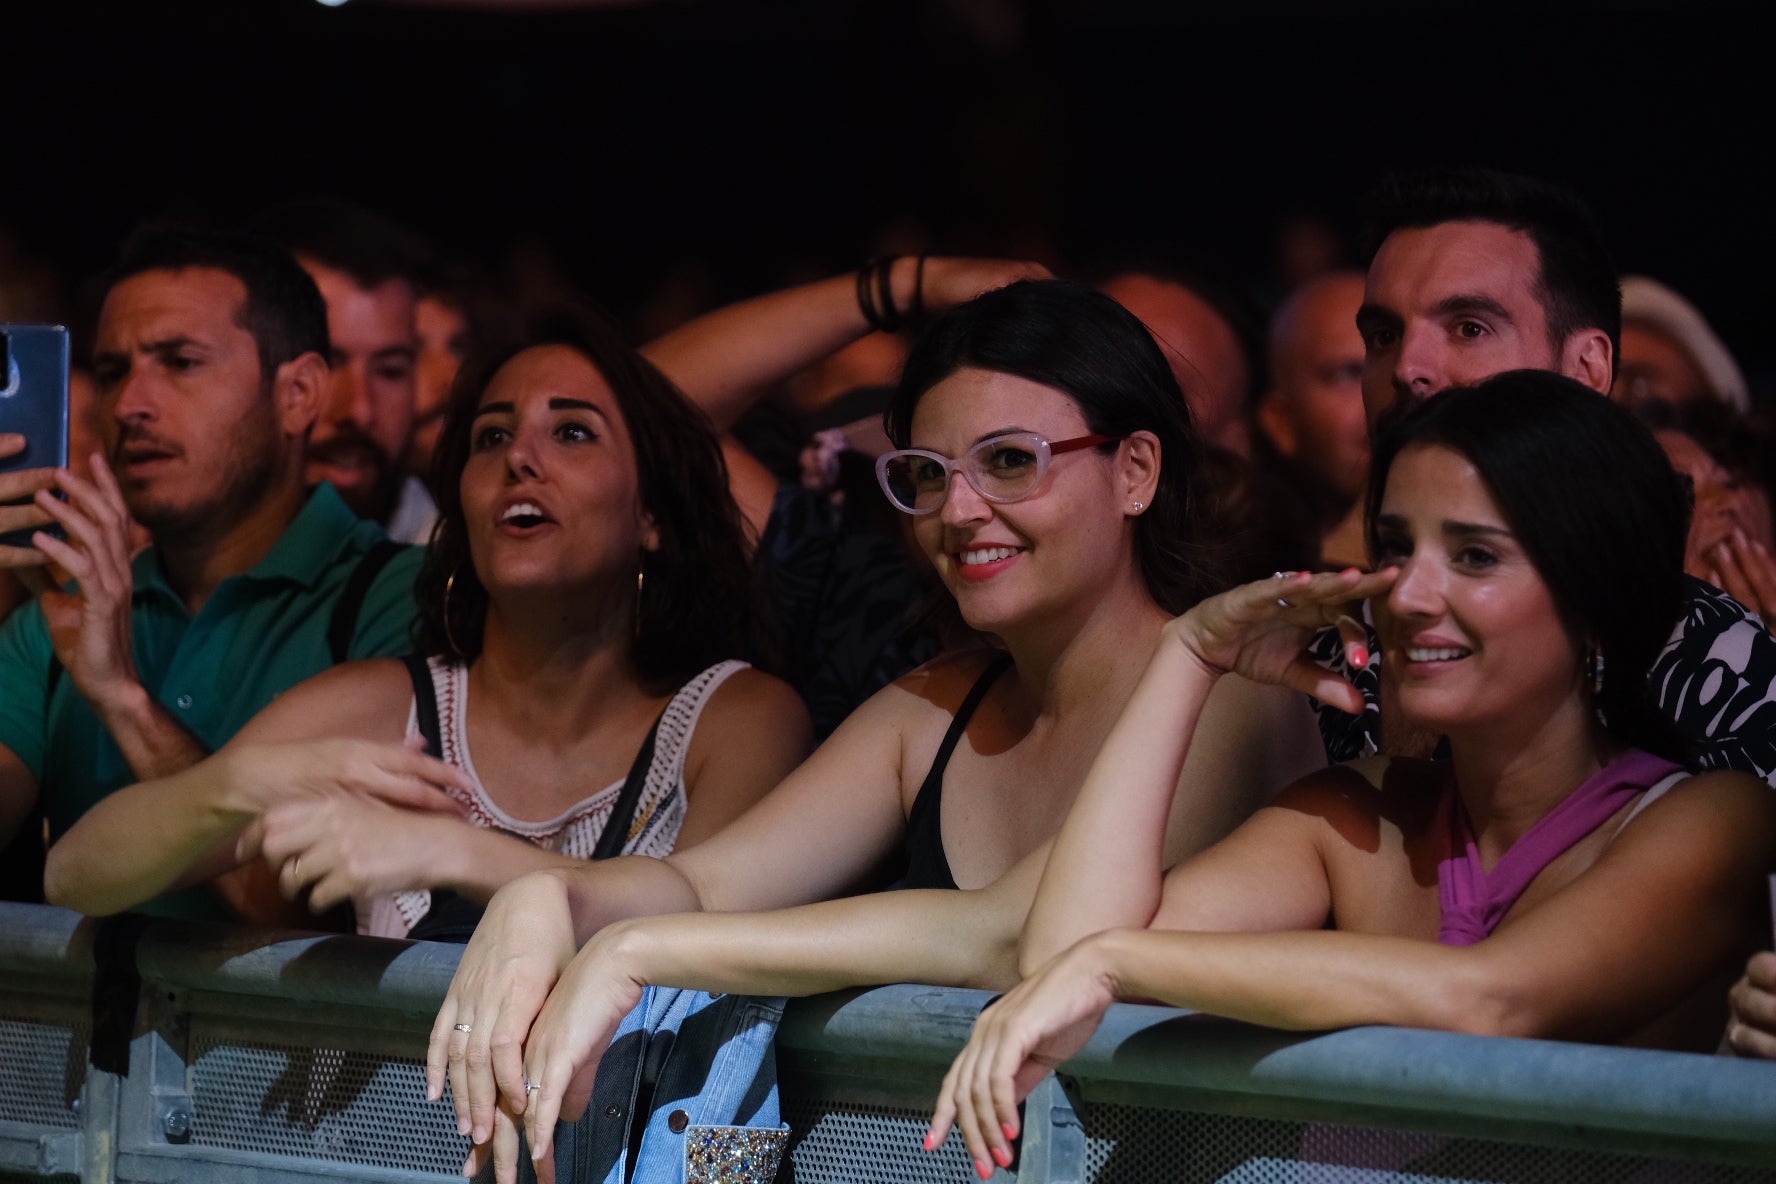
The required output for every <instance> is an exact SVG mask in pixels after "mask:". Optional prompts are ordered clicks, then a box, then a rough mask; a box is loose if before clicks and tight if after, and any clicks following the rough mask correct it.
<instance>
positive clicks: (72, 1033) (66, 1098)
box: [0, 1012, 90, 1130]
mask: <svg viewBox="0 0 1776 1184" xmlns="http://www.w3.org/2000/svg"><path fill="white" fill-rule="evenodd" d="M89 1028H90V1025H88V1024H87V1023H86V1022H85V1021H70V1022H67V1023H57V1022H55V1021H54V1020H48V1019H45V1018H43V1017H39V1016H26V1015H20V1014H18V1013H16V1012H13V1013H6V1014H0V1120H6V1121H9V1122H22V1123H28V1124H30V1125H32V1126H37V1127H48V1128H51V1129H54V1130H78V1129H80V1115H79V1114H78V1113H77V1112H76V1111H75V1108H74V1102H75V1099H77V1098H78V1097H79V1096H80V1087H81V1084H82V1083H83V1082H85V1080H86V1055H87V1054H86V1048H87V1038H88V1031H89Z"/></svg>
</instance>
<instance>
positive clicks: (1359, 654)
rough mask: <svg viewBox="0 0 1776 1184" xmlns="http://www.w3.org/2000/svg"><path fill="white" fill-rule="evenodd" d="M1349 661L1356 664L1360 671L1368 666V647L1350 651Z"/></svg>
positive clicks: (1359, 647)
mask: <svg viewBox="0 0 1776 1184" xmlns="http://www.w3.org/2000/svg"><path fill="white" fill-rule="evenodd" d="M1351 661H1353V662H1355V663H1356V664H1357V668H1358V669H1362V668H1363V667H1365V666H1367V665H1369V647H1368V646H1363V645H1360V646H1358V647H1357V648H1356V649H1354V650H1352V651H1351Z"/></svg>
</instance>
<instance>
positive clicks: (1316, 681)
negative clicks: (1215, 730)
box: [1020, 571, 1393, 971]
mask: <svg viewBox="0 0 1776 1184" xmlns="http://www.w3.org/2000/svg"><path fill="white" fill-rule="evenodd" d="M1392 579H1393V576H1392V574H1391V573H1390V572H1382V573H1377V574H1373V575H1361V574H1359V573H1357V572H1355V571H1346V572H1339V573H1328V574H1322V575H1308V574H1306V573H1302V574H1300V575H1297V576H1291V577H1287V578H1275V579H1270V580H1260V581H1258V582H1256V583H1253V584H1248V585H1246V586H1245V587H1243V588H1236V589H1234V590H1232V591H1230V592H1226V593H1223V594H1222V595H1220V596H1216V597H1212V598H1210V599H1209V600H1206V601H1204V602H1203V603H1201V604H1199V605H1197V606H1196V607H1195V608H1193V609H1191V610H1190V611H1189V612H1188V613H1185V614H1184V615H1183V616H1182V617H1179V618H1178V619H1177V620H1175V621H1173V622H1172V623H1171V624H1169V625H1168V626H1167V627H1166V630H1165V632H1164V634H1163V635H1162V638H1161V641H1160V644H1159V645H1158V647H1156V649H1155V650H1154V653H1153V657H1152V659H1151V660H1150V661H1149V663H1148V666H1147V671H1146V673H1145V674H1144V675H1143V676H1142V678H1141V682H1140V684H1139V685H1138V686H1137V687H1136V689H1135V693H1134V695H1133V696H1132V697H1131V698H1130V700H1129V703H1128V706H1127V707H1126V708H1124V709H1123V712H1122V715H1121V717H1120V718H1119V719H1118V720H1117V722H1116V725H1115V727H1114V728H1112V729H1111V732H1110V735H1109V738H1108V739H1107V740H1106V741H1105V743H1104V747H1103V748H1102V749H1101V750H1100V751H1099V753H1098V757H1097V759H1096V760H1095V761H1094V762H1093V763H1092V768H1091V772H1090V773H1089V774H1088V775H1087V776H1086V780H1085V784H1084V786H1083V787H1081V789H1080V792H1079V797H1078V799H1077V800H1076V801H1075V802H1074V804H1073V808H1072V809H1071V810H1070V811H1069V812H1068V814H1067V821H1066V822H1065V824H1063V825H1062V827H1061V831H1060V834H1059V836H1058V837H1057V838H1056V839H1055V849H1054V854H1053V855H1052V856H1051V857H1050V858H1049V861H1048V865H1047V867H1046V868H1045V869H1044V871H1043V874H1042V886H1041V888H1040V889H1039V890H1038V892H1037V894H1036V901H1035V903H1034V904H1033V905H1032V906H1031V909H1030V918H1029V921H1028V922H1027V923H1026V925H1025V929H1024V936H1023V940H1022V951H1021V954H1020V962H1021V963H1022V965H1023V967H1024V969H1025V970H1026V971H1032V970H1034V969H1035V968H1037V967H1039V966H1042V965H1044V964H1045V963H1047V962H1048V961H1049V960H1050V959H1051V958H1053V957H1054V956H1055V955H1056V954H1058V953H1059V952H1060V951H1062V950H1064V949H1066V948H1067V947H1069V946H1071V945H1072V944H1073V943H1074V942H1076V941H1078V940H1079V939H1080V938H1082V937H1084V936H1086V935H1088V934H1091V933H1096V932H1098V931H1099V930H1102V929H1111V928H1117V927H1122V926H1137V927H1142V926H1145V925H1147V924H1148V922H1150V921H1151V920H1152V919H1153V915H1154V912H1155V910H1157V909H1158V907H1159V901H1160V886H1161V881H1162V877H1163V876H1164V874H1165V869H1166V867H1167V856H1168V852H1167V850H1166V838H1167V834H1168V826H1167V822H1168V818H1169V817H1171V816H1173V815H1174V806H1173V803H1174V800H1176V801H1177V802H1178V803H1179V808H1180V809H1182V808H1185V807H1189V808H1193V809H1200V808H1201V803H1204V802H1216V801H1221V800H1225V799H1226V798H1227V797H1229V796H1230V795H1229V794H1228V793H1227V786H1226V780H1225V779H1226V778H1227V777H1229V776H1232V775H1234V773H1233V771H1232V770H1230V769H1228V768H1227V767H1226V762H1224V761H1213V762H1207V763H1203V762H1197V764H1196V765H1194V766H1193V765H1191V764H1188V763H1187V758H1188V757H1189V756H1190V753H1191V750H1192V748H1193V747H1194V746H1195V743H1196V734H1197V731H1198V726H1199V723H1201V722H1202V718H1203V713H1204V709H1205V705H1206V704H1207V703H1208V702H1209V701H1210V692H1211V690H1213V689H1214V688H1215V686H1216V682H1217V680H1218V679H1219V678H1220V677H1221V675H1222V674H1223V673H1225V672H1227V671H1230V670H1237V671H1238V672H1239V673H1241V674H1242V675H1244V676H1246V677H1248V678H1250V679H1252V680H1254V681H1260V682H1266V683H1275V684H1280V685H1283V686H1287V687H1292V688H1294V689H1295V690H1298V691H1302V692H1305V693H1308V694H1312V695H1316V696H1318V697H1320V698H1321V699H1323V700H1325V701H1328V702H1330V703H1332V704H1333V705H1334V706H1345V705H1347V704H1351V700H1352V698H1353V697H1354V696H1355V695H1356V691H1355V689H1354V688H1353V687H1351V686H1350V685H1349V684H1347V683H1345V682H1343V681H1342V680H1340V679H1337V678H1336V677H1334V676H1332V675H1329V674H1328V673H1327V672H1326V671H1324V670H1322V669H1320V668H1319V667H1317V666H1314V665H1313V664H1311V663H1309V662H1307V661H1306V660H1305V659H1303V658H1302V656H1301V651H1302V648H1303V647H1304V646H1305V645H1306V643H1307V641H1308V639H1309V638H1310V637H1311V636H1312V634H1313V632H1314V630H1315V629H1317V628H1319V627H1320V626H1321V625H1323V624H1325V623H1327V622H1329V621H1338V620H1340V619H1342V614H1341V610H1340V607H1339V606H1341V605H1343V604H1345V603H1348V602H1349V601H1351V600H1354V599H1359V598H1362V597H1366V596H1370V595H1373V594H1375V593H1376V592H1377V591H1380V590H1381V589H1383V588H1385V587H1386V586H1387V585H1388V584H1389V583H1391V581H1392ZM1284 599H1287V600H1288V601H1289V605H1288V606H1285V605H1283V604H1282V603H1281V601H1282V600H1284ZM1347 641H1348V642H1349V644H1352V645H1354V646H1360V645H1361V644H1364V643H1363V641H1362V634H1361V632H1360V626H1355V625H1354V623H1352V625H1351V626H1350V627H1347ZM1353 658H1359V659H1361V662H1362V663H1366V662H1367V660H1368V655H1367V654H1353ZM1352 705H1354V704H1352ZM1174 821H1175V819H1174ZM1176 832H1177V827H1176V826H1175V825H1174V826H1173V827H1172V828H1171V833H1172V834H1174V835H1175V834H1176ZM1199 845H1200V844H1199Z"/></svg>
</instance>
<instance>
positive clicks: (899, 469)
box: [883, 432, 1049, 513]
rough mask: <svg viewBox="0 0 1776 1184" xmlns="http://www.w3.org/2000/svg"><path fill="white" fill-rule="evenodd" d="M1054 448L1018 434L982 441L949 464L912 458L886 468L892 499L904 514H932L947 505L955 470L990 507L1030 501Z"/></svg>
mask: <svg viewBox="0 0 1776 1184" xmlns="http://www.w3.org/2000/svg"><path fill="white" fill-rule="evenodd" d="M1048 451H1049V450H1048V446H1047V444H1046V442H1045V441H1044V440H1043V439H1042V437H1040V436H1038V435H1036V434H1034V433H1025V432H1017V433H1012V434H1009V435H1004V436H994V437H993V438H992V439H990V440H982V441H981V442H980V443H979V444H976V445H975V446H974V447H973V448H970V449H969V450H968V452H967V453H965V454H964V455H963V456H962V458H961V459H960V460H958V461H953V462H951V463H949V464H946V463H944V461H943V460H942V459H940V458H939V457H937V456H933V455H924V454H921V453H908V454H903V455H899V456H894V457H891V458H889V460H888V463H887V464H886V465H885V466H884V467H883V477H884V484H885V486H886V488H887V491H888V495H889V496H890V497H891V498H893V499H894V500H895V502H897V503H898V504H899V505H900V507H901V508H902V509H906V510H911V511H913V512H914V513H930V512H931V511H933V510H936V509H937V508H938V507H939V506H941V505H943V502H944V498H945V496H946V495H947V494H948V492H949V485H950V470H951V469H952V468H960V469H961V470H962V473H963V476H965V477H966V478H967V479H968V483H969V484H970V485H972V486H974V488H975V491H976V492H977V493H979V494H980V495H981V496H982V497H984V498H986V499H987V500H988V501H995V502H1010V501H1016V500H1017V499H1019V498H1021V497H1028V496H1029V495H1030V493H1031V492H1032V491H1034V490H1035V488H1036V486H1037V485H1038V484H1039V483H1040V482H1041V481H1042V474H1043V473H1044V472H1046V471H1047V469H1048V463H1047V462H1048Z"/></svg>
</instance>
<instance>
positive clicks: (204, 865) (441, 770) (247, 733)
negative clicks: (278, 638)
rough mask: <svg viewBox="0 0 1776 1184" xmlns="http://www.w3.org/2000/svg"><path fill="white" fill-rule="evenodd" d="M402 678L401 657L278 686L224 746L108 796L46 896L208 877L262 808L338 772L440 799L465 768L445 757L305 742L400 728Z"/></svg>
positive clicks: (138, 893) (137, 897)
mask: <svg viewBox="0 0 1776 1184" xmlns="http://www.w3.org/2000/svg"><path fill="white" fill-rule="evenodd" d="M406 686H407V679H406V675H405V673H404V672H403V671H402V670H401V669H400V667H399V665H398V664H397V663H392V662H387V661H381V662H364V663H350V664H347V665H345V666H341V667H336V668H335V669H333V670H329V671H326V672H325V673H323V674H320V675H317V676H316V677H314V678H312V679H310V680H308V681H307V682H304V683H302V684H301V685H299V686H297V687H293V688H291V689H290V690H289V691H286V692H285V693H284V694H282V695H280V696H278V697H277V699H275V700H273V701H272V703H271V704H269V705H268V706H267V707H266V708H265V710H264V711H262V712H260V713H259V714H258V715H257V716H255V717H254V718H253V719H252V720H250V721H249V722H248V723H247V725H246V726H245V727H243V728H242V729H241V731H240V732H239V733H238V734H237V735H236V736H235V738H234V739H233V740H232V741H230V742H229V743H228V744H227V745H226V746H224V748H223V749H222V750H221V751H220V752H218V753H217V754H216V755H214V756H212V757H210V758H208V759H207V760H202V761H199V762H197V763H196V764H193V765H191V766H189V767H187V768H185V769H184V770H182V771H180V772H176V773H173V774H170V775H167V776H164V777H158V778H154V779H151V780H147V781H144V782H142V783H141V784H138V785H133V786H130V787H128V788H125V789H122V790H119V791H118V792H116V793H114V794H111V795H109V796H107V797H106V798H105V799H104V800H102V801H100V802H99V803H98V804H96V805H95V806H94V807H93V808H92V809H91V810H89V811H87V813H86V814H85V815H84V816H82V817H81V819H80V820H79V821H78V822H76V823H75V824H74V826H73V827H72V828H71V829H70V830H69V831H68V833H67V834H65V835H63V836H62V837H61V838H60V839H59V840H58V841H57V842H56V844H55V845H54V846H53V847H51V848H50V851H49V860H48V866H47V868H46V871H45V892H46V893H47V894H48V896H49V899H50V900H51V901H52V902H53V903H57V904H62V905H65V906H66V907H69V908H75V909H79V910H81V911H83V912H89V913H95V914H104V913H111V912H117V911H119V910H121V909H126V908H129V907H131V906H132V905H135V904H139V903H141V902H142V901H144V900H148V899H150V898H152V897H154V896H158V895H159V894H161V893H162V892H166V891H169V890H171V889H173V888H178V887H183V886H185V885H188V884H194V883H202V882H204V881H207V880H212V879H214V878H216V877H217V876H220V875H222V874H223V873H225V872H228V871H230V870H231V869H234V868H236V867H238V866H239V865H240V864H241V862H242V858H241V857H239V856H238V855H237V854H236V851H235V840H236V839H237V837H238V836H239V835H240V833H241V832H242V830H243V829H244V828H245V827H246V826H247V825H248V823H250V822H251V821H252V820H253V819H254V818H256V817H258V816H259V815H260V814H261V813H262V812H263V811H265V810H266V809H268V808H269V807H271V806H272V805H274V804H276V803H278V802H280V801H284V800H286V799H288V798H291V797H301V796H314V795H316V794H319V793H323V792H326V791H328V790H330V789H333V788H337V787H338V785H339V784H340V779H341V777H348V778H352V779H355V780H353V782H352V783H353V784H354V785H356V786H357V787H358V788H359V789H361V790H363V791H364V792H370V793H378V794H382V795H384V796H389V797H391V798H393V799H395V800H402V801H409V802H411V803H412V804H415V805H421V806H430V807H433V808H436V807H439V806H441V804H442V803H440V802H439V798H441V797H442V795H441V794H439V793H438V792H437V791H436V790H435V789H432V788H431V787H432V786H433V785H435V784H437V783H439V782H440V780H444V781H448V780H450V779H453V778H455V777H456V776H457V774H456V773H455V772H454V771H448V772H447V770H448V766H444V765H441V764H439V763H437V762H435V761H430V759H429V758H426V757H423V756H421V755H420V754H418V753H412V752H404V751H403V750H401V749H399V748H396V747H394V746H393V745H388V744H383V745H370V744H357V743H353V742H351V741H344V740H341V741H331V742H328V743H325V744H302V743H297V742H301V741H308V740H311V739H313V738H315V737H320V736H336V737H338V736H347V737H349V736H356V737H359V738H363V739H384V740H389V739H393V740H398V739H399V738H400V734H401V731H400V727H399V726H398V725H396V726H394V727H393V728H392V735H391V734H390V732H391V727H390V721H391V720H392V719H393V714H392V713H391V710H390V708H389V704H388V702H387V700H388V698H389V696H390V695H391V694H392V693H394V692H396V691H397V690H399V689H405V688H406ZM225 895H226V894H225ZM231 903H235V901H234V900H233V899H231ZM243 903H244V901H243Z"/></svg>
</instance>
